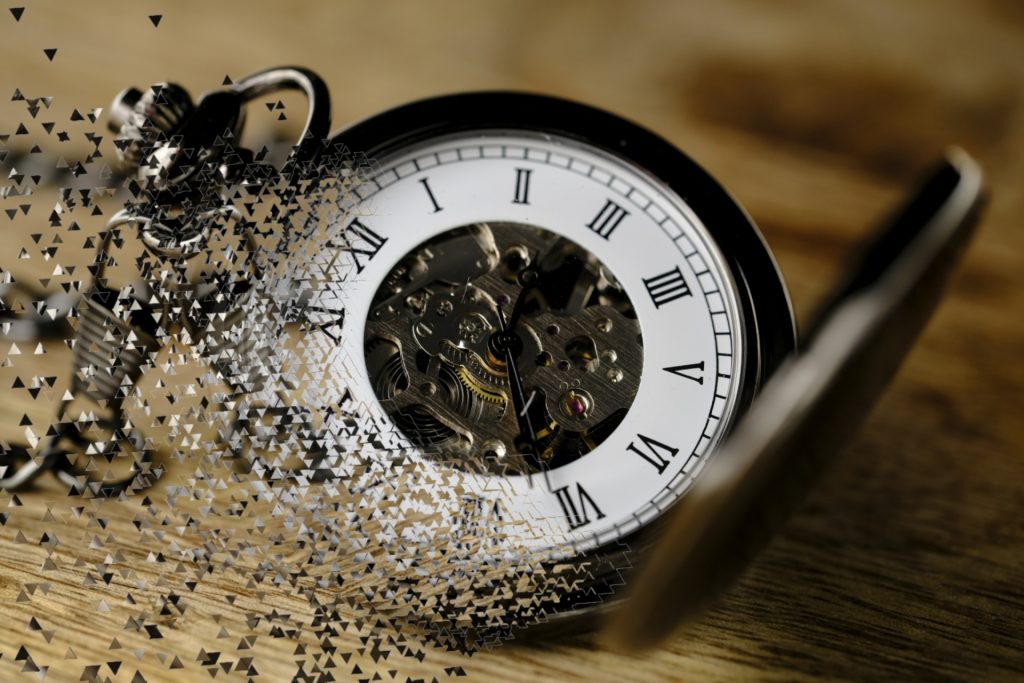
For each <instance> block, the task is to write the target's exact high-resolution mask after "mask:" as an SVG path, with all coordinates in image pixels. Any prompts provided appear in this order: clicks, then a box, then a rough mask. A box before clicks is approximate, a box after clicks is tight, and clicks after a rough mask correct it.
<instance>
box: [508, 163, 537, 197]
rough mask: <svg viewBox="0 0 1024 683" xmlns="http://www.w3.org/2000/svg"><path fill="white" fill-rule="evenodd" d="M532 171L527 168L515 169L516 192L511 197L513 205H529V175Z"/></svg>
mask: <svg viewBox="0 0 1024 683" xmlns="http://www.w3.org/2000/svg"><path fill="white" fill-rule="evenodd" d="M531 173H533V171H532V170H530V169H528V168H517V169H516V192H515V194H514V195H513V197H512V203H513V204H529V203H530V174H531Z"/></svg>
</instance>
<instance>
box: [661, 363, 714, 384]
mask: <svg viewBox="0 0 1024 683" xmlns="http://www.w3.org/2000/svg"><path fill="white" fill-rule="evenodd" d="M662 370H665V371H666V372H671V373H672V374H673V375H679V376H680V377H685V378H686V379H689V380H693V381H694V382H696V383H697V384H704V361H701V362H699V363H687V364H686V365H673V366H672V367H668V368H662Z"/></svg>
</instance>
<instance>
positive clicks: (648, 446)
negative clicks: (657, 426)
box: [626, 434, 679, 474]
mask: <svg viewBox="0 0 1024 683" xmlns="http://www.w3.org/2000/svg"><path fill="white" fill-rule="evenodd" d="M636 438H638V439H640V441H641V442H642V445H640V446H637V445H636V441H633V442H630V444H629V446H627V447H626V450H627V451H632V452H634V453H636V454H637V455H639V456H640V457H641V458H643V459H644V460H646V461H647V462H649V463H650V464H651V465H653V466H654V469H656V470H658V474H661V473H663V472H664V471H665V468H666V467H668V463H669V461H670V460H671V459H672V458H674V457H676V453H678V452H679V449H678V448H673V447H672V446H669V445H668V444H663V443H662V442H660V441H658V440H656V439H652V438H651V437H649V436H644V435H643V434H637V435H636Z"/></svg>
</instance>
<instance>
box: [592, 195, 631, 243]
mask: <svg viewBox="0 0 1024 683" xmlns="http://www.w3.org/2000/svg"><path fill="white" fill-rule="evenodd" d="M628 215H629V211H626V210H625V209H624V208H622V207H621V206H619V205H618V204H616V203H615V202H613V201H612V200H610V199H606V200H605V202H604V206H603V207H601V210H600V211H598V212H597V215H596V216H594V219H593V220H592V221H590V222H589V223H587V227H588V228H590V229H591V230H593V231H594V232H596V233H597V234H598V235H600V236H601V237H603V238H605V239H608V238H609V237H611V236H612V232H613V231H614V230H615V228H617V227H619V223H621V222H622V219H623V218H625V217H626V216H628Z"/></svg>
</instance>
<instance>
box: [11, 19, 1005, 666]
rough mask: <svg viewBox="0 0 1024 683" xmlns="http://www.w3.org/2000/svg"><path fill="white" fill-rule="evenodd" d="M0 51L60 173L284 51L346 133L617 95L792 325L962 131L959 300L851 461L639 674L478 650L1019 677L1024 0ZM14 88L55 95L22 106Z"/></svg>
mask: <svg viewBox="0 0 1024 683" xmlns="http://www.w3.org/2000/svg"><path fill="white" fill-rule="evenodd" d="M13 1H14V0H12V2H13ZM9 4H10V3H9ZM19 4H20V3H19ZM17 9H20V10H21V11H15V10H17ZM52 50H56V52H51V51H52ZM0 63H2V64H3V72H2V76H0V100H3V101H2V102H0V136H8V135H9V136H10V137H8V138H6V141H5V144H6V145H7V147H8V148H9V149H12V150H15V151H21V152H25V151H28V149H29V148H31V147H32V146H33V145H38V146H39V147H40V148H41V149H42V150H43V151H44V152H45V153H46V154H47V155H52V156H53V157H54V158H63V159H65V160H67V161H69V162H71V163H74V162H75V161H76V160H81V159H84V158H85V157H86V156H87V155H88V154H89V153H90V152H92V151H93V150H94V149H95V147H96V145H95V140H94V139H89V138H87V137H86V136H85V134H84V131H91V130H93V129H95V128H97V126H93V125H91V124H89V123H88V122H85V123H84V124H75V123H73V119H72V115H73V113H74V112H75V110H78V112H79V113H81V114H83V115H85V114H87V113H89V112H90V110H92V109H93V108H98V107H102V108H106V107H107V106H108V105H109V102H110V100H111V98H112V97H113V96H114V94H116V93H117V92H118V91H120V90H121V89H123V88H124V87H126V86H128V85H135V86H139V87H144V86H146V85H148V84H151V83H154V82H158V81H163V80H173V81H176V82H178V83H180V84H182V85H184V86H185V87H186V88H188V89H189V90H190V91H191V92H192V93H193V94H198V93H199V92H202V91H205V90H208V89H212V88H215V87H217V86H218V85H219V84H220V83H221V82H222V81H223V80H224V78H225V76H227V77H230V78H235V79H236V78H240V77H242V76H244V75H246V74H248V73H250V72H253V71H256V70H260V69H263V68H266V67H269V66H275V65H280V64H297V65H302V66H306V67H309V68H311V69H313V70H314V71H317V72H318V73H319V74H320V75H321V76H322V77H323V78H324V80H325V81H326V82H327V84H328V85H329V86H330V88H331V94H332V98H333V112H334V122H335V124H334V127H335V129H338V128H340V127H343V126H345V125H346V124H348V123H350V122H353V121H356V120H358V119H361V118H363V117H367V116H370V115H373V114H374V113H376V112H379V111H381V110H383V109H386V108H389V107H392V106H395V105H398V104H401V103H404V102H407V101H410V100H413V99H417V98H423V97H429V96H433V95H438V94H442V93H448V92H454V91H464V90H475V89H516V90H530V91H538V92H542V93H547V94H554V95H559V96H562V97H568V98H572V99H577V100H581V101H583V102H586V103H589V104H592V105H596V106H598V107H602V108H606V109H609V110H611V111H613V112H615V113H617V114H619V115H621V116H624V117H626V118H629V119H632V120H634V121H636V122H638V123H640V124H641V125H644V126H646V127H648V128H650V129H652V130H654V131H656V132H658V133H659V134H661V135H662V136H664V137H665V138H667V139H668V140H669V141H671V142H672V143H674V144H675V145H677V146H678V147H680V148H681V149H682V150H684V151H685V152H686V153H687V154H689V155H690V156H692V157H693V158H695V159H696V160H697V161H698V162H699V163H701V164H702V165H703V166H705V167H706V168H707V169H708V170H709V171H710V172H711V173H712V174H713V175H714V176H715V177H717V178H718V180H719V181H720V182H722V183H723V184H724V185H725V186H726V187H727V188H728V189H729V190H730V191H731V192H732V193H733V194H734V196H735V197H736V198H737V199H738V200H739V202H740V203H741V204H742V205H744V206H745V207H746V208H747V210H748V211H749V212H750V213H751V214H752V216H753V217H754V219H755V222H757V223H758V224H759V225H760V227H761V228H762V230H763V232H764V234H765V236H766V238H767V240H768V242H769V244H770V245H771V247H772V249H773V250H774V252H775V253H776V255H777V257H778V260H779V262H780V264H781V267H782V270H783V272H784V274H785V276H786V279H787V281H788V284H789V286H790V289H791V292H792V295H793V299H794V305H795V307H796V309H797V312H798V318H799V319H800V321H801V322H802V323H804V324H806V322H807V321H808V317H809V314H810V312H811V311H813V309H814V306H815V303H816V302H817V301H818V299H819V297H821V296H822V295H823V294H824V292H825V290H826V289H827V287H828V285H829V283H830V282H831V281H832V278H833V277H835V276H836V274H837V273H838V272H839V271H840V270H841V269H842V267H843V265H844V262H845V261H846V260H847V259H848V258H849V257H850V254H851V250H852V249H853V248H854V247H855V245H856V243H857V242H858V240H860V239H861V238H862V237H864V236H866V235H867V234H868V232H869V231H870V229H871V226H872V225H873V224H874V222H875V221H877V220H878V219H879V218H880V217H882V216H884V215H885V213H886V212H887V211H888V210H889V209H891V208H892V207H893V206H894V204H895V203H896V202H897V201H898V200H899V198H900V197H901V196H902V195H903V194H904V192H905V191H907V190H908V189H909V188H910V186H912V184H913V183H914V179H915V177H916V176H917V174H918V173H919V172H920V171H922V170H923V169H925V168H926V167H927V166H928V165H929V163H930V162H931V161H932V160H934V158H935V157H936V156H937V155H939V154H940V153H941V152H942V150H943V149H944V148H945V147H946V146H948V145H950V144H957V145H961V146H963V147H964V148H965V149H967V150H968V151H969V152H970V153H971V154H972V155H974V156H975V157H976V158H977V159H978V160H979V161H980V163H981V165H982V167H983V168H984V169H985V171H986V172H987V174H988V177H989V184H990V189H991V202H990V205H989V207H988V210H987V212H986V214H985V218H984V220H983V222H982V225H981V228H980V231H979V233H978V237H977V240H976V242H975V244H974V245H973V246H972V248H971V250H970V253H969V256H968V258H967V263H966V265H965V267H964V268H963V269H962V270H961V273H960V275H959V276H958V278H957V279H956V280H955V282H954V284H953V288H952V291H951V293H950V296H949V297H948V299H947V301H946V302H945V303H944V305H943V306H942V308H941V309H940V311H939V314H938V316H937V317H936V319H935V321H934V322H933V323H932V325H931V327H930V328H929V330H928V331H927V332H926V335H925V337H924V338H923V339H922V341H921V343H920V345H919V346H918V348H917V349H916V350H915V352H914V353H913V355H912V356H911V357H910V359H909V361H908V363H907V364H906V366H905V367H904V369H903V371H902V372H901V374H900V375H899V376H898V377H897V379H896V382H895V383H894V385H893V387H892V389H891V390H890V392H889V393H888V394H887V396H886V397H885V399H884V400H883V401H882V403H881V405H880V407H879V408H878V410H876V412H875V414H874V416H873V417H872V419H871V421H870V422H869V424H868V425H867V427H866V428H865V430H864V431H863V433H862V434H861V436H860V437H858V439H857V440H856V441H855V442H854V443H853V444H851V445H850V449H849V452H848V453H847V454H846V457H845V458H843V459H842V461H841V463H840V464H839V465H838V466H837V467H836V468H835V469H834V470H833V471H832V473H831V474H830V476H829V477H828V478H827V479H826V480H825V481H824V483H823V484H822V486H821V487H820V489H819V491H818V492H817V493H816V494H815V495H814V496H813V497H812V499H811V500H810V501H809V502H808V504H807V505H806V506H805V507H804V509H803V510H802V512H801V513H800V514H799V515H798V516H797V517H796V518H794V519H793V520H792V522H791V523H790V524H789V525H788V527H787V528H786V531H785V532H784V533H783V534H782V536H781V537H780V538H779V539H777V541H776V542H775V543H774V544H773V545H772V546H771V547H770V548H769V550H768V551H767V552H766V553H765V554H764V555H763V556H762V558H761V559H760V560H759V561H758V563H757V564H756V565H755V566H754V568H753V569H752V571H751V572H750V574H749V575H748V577H747V578H746V579H745V580H744V582H743V583H742V584H741V585H740V586H739V587H738V588H737V589H736V590H735V591H734V592H733V593H732V594H731V596H730V597H729V599H728V600H727V601H726V602H725V604H723V605H722V606H721V607H720V608H719V609H718V610H716V611H715V612H714V613H713V614H712V615H711V616H710V617H709V618H708V619H707V620H706V621H705V622H704V623H702V624H700V625H699V626H697V627H695V628H694V629H692V630H691V631H689V632H688V633H686V634H684V635H682V636H680V637H679V638H678V639H677V640H676V641H675V642H674V643H673V644H672V645H671V646H670V647H669V648H667V649H665V650H662V651H659V652H657V653H655V654H654V655H652V656H651V657H647V658H644V659H642V660H641V659H632V658H629V657H623V656H621V655H615V654H611V653H607V652H604V651H601V650H596V649H594V647H593V646H591V645H587V644H580V643H556V644H551V645H549V646H547V647H545V648H539V649H538V648H536V647H534V648H533V649H530V648H526V647H516V648H506V649H502V650H500V651H498V652H495V653H493V654H489V655H487V656H486V657H484V658H480V659H478V662H479V663H474V665H475V666H476V667H477V670H479V674H478V679H479V680H487V677H488V676H491V677H492V678H495V679H501V678H504V680H518V679H522V680H527V679H531V680H536V679H538V678H539V679H542V680H544V679H547V678H552V679H555V678H559V679H561V680H576V679H579V680H613V679H614V680H637V681H646V680H677V679H679V678H682V677H691V676H692V677H698V678H702V679H709V678H714V679H736V678H750V677H758V678H779V679H786V680H792V679H795V678H818V677H821V678H827V679H830V680H837V679H850V680H852V679H871V680H877V679H879V678H920V677H939V678H954V679H956V678H959V679H987V680H996V679H1010V678H1011V677H1012V675H1013V672H1014V671H1016V672H1017V673H1020V672H1021V671H1024V654H1022V652H1024V637H1022V635H1021V624H1022V623H1024V522H1022V521H1021V520H1024V462H1022V455H1024V454H1022V453H1021V444H1022V443H1024V426H1022V425H1021V415H1024V410H1022V408H1024V400H1022V397H1024V393H1022V387H1024V362H1022V360H1021V354H1022V351H1024V230H1022V225H1021V222H1022V221H1021V216H1024V4H1022V3H1020V2H1016V1H1015V0H979V1H978V2H971V3H968V2H954V1H952V0H949V1H947V0H905V1H904V2H899V3H893V2H886V1H883V0H872V1H863V0H802V1H794V2H776V1H771V2H764V1H759V0H727V1H719V2H700V3H698V2H670V1H667V0H666V1H662V2H657V1H632V2H595V1H589V2H582V1H580V2H567V1H560V2H554V1H552V0H547V1H531V2H523V1H517V2H497V1H490V2H472V1H459V2H454V1H444V2H414V1H412V0H408V1H394V0H374V1H372V2H371V1H366V2H353V1H346V2H308V3H288V2H284V1H278V2H266V1H249V2H218V3H214V2H200V1H196V0H187V1H177V2H170V1H169V0H167V1H165V0H145V1H144V2H132V3H108V2H78V3H62V2H56V1H52V2H44V1H36V0H29V1H28V2H27V3H25V6H24V7H15V8H12V9H9V10H2V11H0ZM16 89H20V91H21V92H22V93H23V94H24V95H25V96H26V97H52V98H53V99H52V102H51V103H50V104H49V106H47V107H45V108H44V109H43V111H42V112H41V113H39V114H38V116H35V117H27V116H26V108H25V102H23V101H20V100H19V101H10V100H11V94H12V93H14V91H15V90H16ZM273 99H274V100H275V101H273V102H271V101H269V100H268V102H266V103H265V104H267V105H268V106H267V107H262V106H258V105H257V106H256V107H253V108H252V109H251V114H252V116H251V120H250V126H251V128H250V130H251V131H252V132H251V134H252V135H253V136H254V138H255V139H259V138H260V136H263V137H266V136H267V135H273V136H287V135H289V134H293V133H294V132H296V131H297V130H298V129H299V127H300V124H301V122H302V121H303V120H304V110H303V109H302V103H301V101H300V100H299V99H298V98H295V99H286V100H285V101H284V103H283V104H284V105H285V106H284V109H281V108H279V107H277V106H276V100H277V98H276V97H275V98H273ZM282 113H284V114H285V120H283V121H282V120H280V118H281V114H282ZM22 122H24V123H25V126H26V127H25V129H24V132H22V131H19V130H17V129H18V125H19V124H20V123H22ZM48 122H57V126H56V128H54V127H53V126H52V125H51V126H50V127H49V130H48V129H47V126H46V125H45V124H46V123H48ZM69 122H72V123H69ZM75 125H78V126H79V127H77V128H76V127H75ZM83 125H84V126H85V127H82V126H83ZM65 128H66V129H67V130H68V131H69V135H67V136H64V137H66V139H65V140H62V139H61V136H60V135H59V132H60V131H61V130H63V129H65ZM18 133H21V134H18ZM104 135H105V138H104V140H103V141H102V142H100V149H101V150H103V153H104V155H106V156H108V157H109V158H113V146H112V144H111V142H110V138H111V137H112V136H110V135H108V134H105V133H104ZM3 140H4V138H2V137H0V141H3ZM4 208H8V206H5V207H4ZM45 216H46V213H41V214H39V216H38V219H39V220H43V219H44V217H45ZM7 220H8V219H7V217H5V216H3V215H0V225H3V229H4V231H5V232H4V233H3V237H4V240H5V241H4V246H3V247H2V251H0V253H2V254H3V257H4V260H3V263H2V264H0V265H2V266H3V267H4V268H5V269H8V270H11V271H12V272H17V270H18V268H22V269H26V270H24V272H26V273H27V272H31V269H33V268H39V267H40V265H41V264H40V263H38V260H37V261H36V262H32V263H24V264H19V263H16V262H15V261H16V255H17V254H18V253H19V250H20V249H21V248H29V249H30V248H32V244H33V242H32V238H31V235H32V234H33V232H34V231H35V228H34V227H33V226H32V222H31V221H25V220H22V221H19V222H17V223H14V222H11V223H10V225H8V223H7ZM12 226H13V227H12ZM37 250H38V249H37ZM44 274H45V273H44ZM37 277H38V274H37ZM4 377H5V378H6V375H4ZM35 403H36V404H37V405H33V406H24V405H20V404H18V405H12V404H11V403H10V401H6V402H4V399H0V431H2V433H3V434H5V435H6V434H15V435H17V434H19V433H20V430H19V429H18V422H19V419H20V418H21V416H22V415H23V414H26V413H29V414H32V413H33V411H35V413H36V414H38V415H39V416H40V417H41V419H44V418H42V416H45V415H46V414H47V411H49V410H50V409H51V408H52V403H51V404H47V403H46V402H45V401H36V402H35ZM5 438H14V437H5ZM0 591H2V587H0ZM0 596H3V597H6V596H7V594H6V593H0ZM12 609H13V608H12V607H11V606H10V604H8V606H7V607H3V608H0V611H3V610H8V611H9V610H12ZM11 615H13V616H14V617H15V618H14V619H13V620H12V621H11V622H10V623H12V624H17V626H16V627H13V628H14V629H15V630H14V632H6V634H0V643H2V644H4V647H3V651H5V652H6V651H7V650H8V649H10V651H11V653H12V654H13V652H14V651H15V649H16V643H17V641H18V638H19V637H20V636H18V635H17V632H20V631H21V630H22V628H23V622H24V619H22V618H20V617H18V613H17V612H16V611H11ZM9 646H10V647H9ZM12 648H13V649H12ZM474 671H476V670H474Z"/></svg>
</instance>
